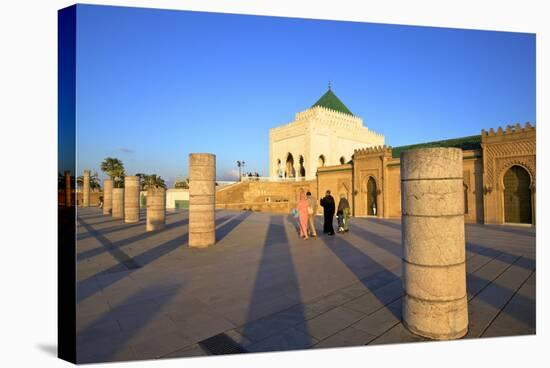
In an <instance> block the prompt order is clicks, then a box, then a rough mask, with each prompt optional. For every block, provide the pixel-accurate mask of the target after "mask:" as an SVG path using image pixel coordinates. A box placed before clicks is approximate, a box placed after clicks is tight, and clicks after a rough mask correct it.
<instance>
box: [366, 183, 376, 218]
mask: <svg viewBox="0 0 550 368" xmlns="http://www.w3.org/2000/svg"><path fill="white" fill-rule="evenodd" d="M377 194H378V193H377V189H376V181H374V178H373V177H372V176H371V177H369V180H368V181H367V215H368V216H376V214H377V213H378V204H377V203H376V196H377Z"/></svg>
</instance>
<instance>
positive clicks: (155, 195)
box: [145, 187, 166, 231]
mask: <svg viewBox="0 0 550 368" xmlns="http://www.w3.org/2000/svg"><path fill="white" fill-rule="evenodd" d="M146 207H147V222H146V226H145V229H146V230H147V231H153V230H160V229H162V228H164V224H165V221H166V191H165V190H164V188H160V187H151V188H149V189H148V190H147V205H146Z"/></svg>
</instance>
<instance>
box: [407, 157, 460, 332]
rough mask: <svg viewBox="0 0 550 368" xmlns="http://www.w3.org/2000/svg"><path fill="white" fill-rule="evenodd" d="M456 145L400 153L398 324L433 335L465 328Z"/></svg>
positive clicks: (458, 167)
mask: <svg viewBox="0 0 550 368" xmlns="http://www.w3.org/2000/svg"><path fill="white" fill-rule="evenodd" d="M462 182H463V163H462V150H461V149H458V148H426V149H416V150H411V151H406V152H403V153H402V154H401V206H402V217H401V223H402V241H403V287H404V289H405V296H404V297H403V324H404V325H405V326H406V327H407V328H408V329H409V330H410V331H411V332H413V333H415V334H417V335H421V336H424V337H428V338H431V339H437V340H447V339H456V338H460V337H462V336H464V335H465V334H466V332H467V331H468V304H467V294H466V264H465V260H466V259H465V254H466V247H465V240H464V192H463V187H462V185H463V184H462Z"/></svg>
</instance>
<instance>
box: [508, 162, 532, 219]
mask: <svg viewBox="0 0 550 368" xmlns="http://www.w3.org/2000/svg"><path fill="white" fill-rule="evenodd" d="M503 182H504V222H508V223H516V224H520V223H521V224H531V223H532V209H531V188H530V186H531V178H530V177H529V173H528V172H527V170H525V169H524V168H523V167H521V166H517V165H515V166H512V167H511V168H509V169H508V171H506V174H504V180H503Z"/></svg>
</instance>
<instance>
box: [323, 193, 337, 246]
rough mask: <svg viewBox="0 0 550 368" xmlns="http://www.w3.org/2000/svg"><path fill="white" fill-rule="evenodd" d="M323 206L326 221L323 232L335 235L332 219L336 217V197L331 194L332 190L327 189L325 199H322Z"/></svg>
mask: <svg viewBox="0 0 550 368" xmlns="http://www.w3.org/2000/svg"><path fill="white" fill-rule="evenodd" d="M321 206H322V207H323V213H324V215H325V222H324V224H323V233H325V234H328V235H334V227H332V221H333V218H334V210H335V204H334V198H332V196H331V195H330V190H327V191H326V193H325V196H324V197H323V199H321Z"/></svg>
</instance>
